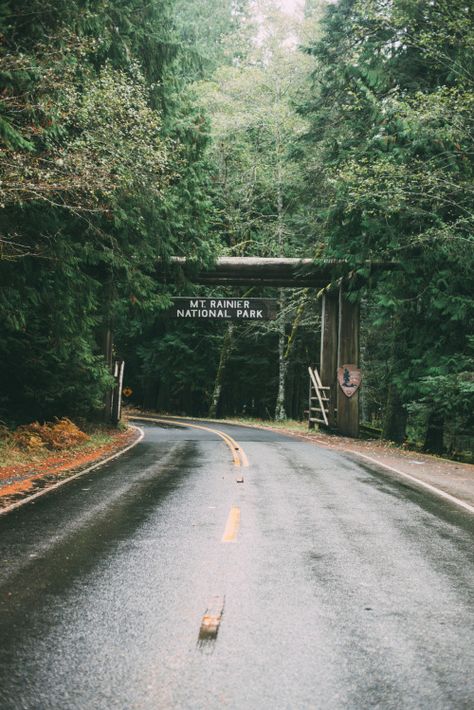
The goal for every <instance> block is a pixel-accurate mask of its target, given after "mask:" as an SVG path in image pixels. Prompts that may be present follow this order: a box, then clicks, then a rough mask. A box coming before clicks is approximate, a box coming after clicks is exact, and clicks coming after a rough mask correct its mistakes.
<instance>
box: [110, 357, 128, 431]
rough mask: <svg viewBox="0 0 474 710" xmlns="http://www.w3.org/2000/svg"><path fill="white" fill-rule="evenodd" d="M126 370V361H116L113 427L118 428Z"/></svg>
mask: <svg viewBox="0 0 474 710" xmlns="http://www.w3.org/2000/svg"><path fill="white" fill-rule="evenodd" d="M124 370H125V361H124V360H116V361H115V365H114V377H115V387H114V389H113V392H112V411H111V422H112V424H113V426H117V424H118V423H119V421H120V416H121V414H122V387H123V373H124Z"/></svg>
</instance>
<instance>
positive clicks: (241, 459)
mask: <svg viewBox="0 0 474 710" xmlns="http://www.w3.org/2000/svg"><path fill="white" fill-rule="evenodd" d="M133 419H140V420H143V421H148V422H157V423H158V424H174V425H175V426H181V427H184V428H186V427H191V428H192V429H202V430H203V431H208V432H211V434H217V436H220V438H221V439H222V440H223V441H224V442H225V443H226V444H227V446H228V447H229V449H230V452H231V454H232V460H233V462H234V465H235V466H239V467H247V466H248V465H249V460H248V458H247V455H246V453H245V451H244V450H243V449H242V447H241V446H239V444H238V443H237V442H236V441H235V439H233V438H232V437H231V436H229V434H226V433H225V432H223V431H220V430H219V429H212V428H211V427H207V426H202V425H201V424H189V423H188V422H180V421H177V420H176V419H164V418H161V417H159V418H158V417H140V416H138V417H133Z"/></svg>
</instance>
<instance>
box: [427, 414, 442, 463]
mask: <svg viewBox="0 0 474 710" xmlns="http://www.w3.org/2000/svg"><path fill="white" fill-rule="evenodd" d="M443 437H444V417H443V414H442V413H441V412H440V411H439V410H437V409H436V410H435V411H433V412H430V415H429V417H428V425H427V427H426V433H425V443H424V445H423V451H429V452H430V453H432V454H442V453H443V452H444V441H443Z"/></svg>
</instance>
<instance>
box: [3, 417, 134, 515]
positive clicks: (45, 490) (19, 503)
mask: <svg viewBox="0 0 474 710" xmlns="http://www.w3.org/2000/svg"><path fill="white" fill-rule="evenodd" d="M130 428H131V429H136V430H137V431H139V432H140V435H139V437H138V438H137V439H136V440H135V441H134V442H133V443H132V444H129V445H128V446H126V447H125V449H122V450H121V451H117V452H116V453H115V454H112V455H111V456H108V457H107V458H106V459H102V460H101V461H98V462H97V463H95V464H93V465H92V466H89V467H88V468H85V469H84V470H83V471H79V472H78V473H75V474H74V476H69V477H68V478H64V479H63V480H62V481H58V483H54V484H53V485H52V486H48V488H43V490H42V491H38V493H33V495H31V496H28V497H27V498H23V499H22V500H19V501H17V502H16V503H12V505H9V506H8V507H7V508H2V509H0V516H2V515H6V514H7V513H10V512H11V511H12V510H15V509H16V508H20V507H21V506H22V505H26V504H27V503H29V502H30V501H32V500H35V498H40V497H41V496H44V495H46V493H49V492H50V491H54V490H56V488H59V487H60V486H64V485H65V484H66V483H69V481H74V479H76V478H79V477H80V476H84V475H85V474H86V473H90V472H91V471H93V470H94V469H95V468H99V466H104V465H105V464H106V463H109V461H113V460H114V459H117V458H118V457H119V456H121V455H122V454H125V453H126V452H127V451H130V449H133V447H134V446H136V445H137V444H139V443H140V441H141V440H142V439H143V437H144V436H145V432H144V431H143V429H141V428H140V427H138V426H135V425H134V424H131V425H130Z"/></svg>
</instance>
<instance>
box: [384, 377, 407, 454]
mask: <svg viewBox="0 0 474 710" xmlns="http://www.w3.org/2000/svg"><path fill="white" fill-rule="evenodd" d="M406 424H407V413H406V410H405V408H404V407H403V405H402V401H401V399H400V395H399V392H398V389H397V387H396V386H395V385H394V384H390V385H389V387H388V395H387V404H386V406H385V413H384V422H383V430H382V437H383V438H384V439H388V440H389V441H395V442H396V443H397V444H401V443H403V442H404V441H405V436H406Z"/></svg>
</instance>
